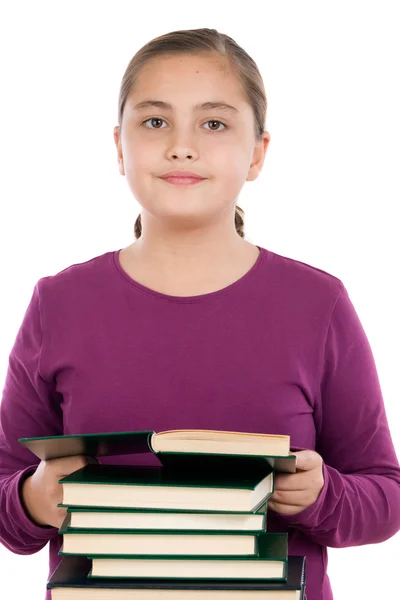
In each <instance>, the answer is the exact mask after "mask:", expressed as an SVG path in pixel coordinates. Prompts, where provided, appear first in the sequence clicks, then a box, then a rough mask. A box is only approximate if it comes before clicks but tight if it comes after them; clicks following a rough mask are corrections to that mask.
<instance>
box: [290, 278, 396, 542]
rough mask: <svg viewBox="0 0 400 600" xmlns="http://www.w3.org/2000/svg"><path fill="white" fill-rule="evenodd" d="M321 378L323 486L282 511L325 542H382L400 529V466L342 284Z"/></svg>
mask: <svg viewBox="0 0 400 600" xmlns="http://www.w3.org/2000/svg"><path fill="white" fill-rule="evenodd" d="M319 381H320V394H319V398H318V399H317V403H316V406H315V412H314V419H315V423H316V430H317V442H316V448H315V449H316V451H317V452H318V453H319V454H320V455H321V456H322V458H323V460H324V464H323V476H324V486H323V488H322V490H321V492H320V495H319V497H318V499H317V500H316V502H314V504H312V505H311V506H309V507H308V508H306V509H304V510H302V511H301V512H299V513H297V514H294V515H280V518H282V519H283V520H284V521H285V522H286V524H287V525H289V526H294V527H296V528H299V529H301V530H302V531H303V532H304V533H306V534H307V535H308V536H309V537H310V538H312V539H313V540H314V541H315V542H317V543H319V544H321V545H323V546H331V547H336V548H340V547H346V546H358V545H362V544H372V543H377V542H383V541H384V540H387V539H388V538H390V537H391V536H393V535H394V534H395V533H397V532H398V531H399V530H400V467H399V462H398V459H397V457H396V453H395V449H394V447H393V442H392V439H391V434H390V431H389V427H388V422H387V417H386V413H385V408H384V403H383V398H382V392H381V388H380V383H379V379H378V375H377V370H376V366H375V362H374V358H373V355H372V351H371V348H370V345H369V342H368V340H367V337H366V334H365V332H364V330H363V327H362V325H361V322H360V320H359V318H358V316H357V314H356V312H355V310H354V307H353V305H352V303H351V301H350V299H349V296H348V293H347V291H346V289H345V287H344V286H343V284H341V290H340V294H339V296H338V298H337V301H336V304H335V306H334V309H333V312H332V316H331V320H330V324H329V328H328V331H327V337H326V347H325V353H324V357H323V360H322V365H321V373H320V379H319Z"/></svg>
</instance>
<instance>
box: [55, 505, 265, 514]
mask: <svg viewBox="0 0 400 600" xmlns="http://www.w3.org/2000/svg"><path fill="white" fill-rule="evenodd" d="M57 506H60V507H65V508H66V509H67V513H110V514H113V513H116V512H117V513H127V514H129V513H154V514H158V513H168V514H171V513H172V514H175V513H176V514H182V513H183V514H186V513H189V514H193V515H196V514H209V513H210V511H209V510H189V509H183V508H109V507H108V506H105V507H104V508H103V507H99V506H69V505H64V504H61V503H60V504H57ZM267 509H268V504H267V502H265V503H264V504H262V505H261V506H260V507H259V508H258V510H256V511H245V510H244V511H236V512H235V513H232V511H230V510H215V511H213V513H215V514H222V515H224V514H228V515H232V514H238V515H253V514H263V515H264V516H265V515H266V513H267Z"/></svg>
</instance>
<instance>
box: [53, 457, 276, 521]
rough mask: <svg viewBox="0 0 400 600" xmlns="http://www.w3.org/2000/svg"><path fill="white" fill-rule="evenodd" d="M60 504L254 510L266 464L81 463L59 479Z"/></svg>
mask: <svg viewBox="0 0 400 600" xmlns="http://www.w3.org/2000/svg"><path fill="white" fill-rule="evenodd" d="M59 483H60V484H61V485H62V488H63V499H62V503H61V505H63V506H65V505H67V506H87V507H113V508H161V509H163V508H171V509H173V508H175V509H190V510H208V511H213V510H222V511H227V512H236V511H248V512H255V511H256V510H258V508H259V507H260V506H261V505H262V504H264V503H265V502H266V501H267V499H268V498H269V497H270V496H271V494H272V493H273V489H274V472H273V471H272V470H271V468H270V467H268V468H266V465H264V466H263V467H262V468H256V469H251V470H245V471H243V470H242V469H236V470H228V469H227V470H225V471H223V472H217V471H215V472H214V471H195V472H189V473H186V472H185V471H176V470H174V469H168V468H164V467H154V466H132V465H102V464H87V465H85V466H84V467H82V468H81V469H78V470H77V471H74V472H73V473H71V474H70V475H67V476H66V477H63V478H62V479H60V480H59Z"/></svg>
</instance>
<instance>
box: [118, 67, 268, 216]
mask: <svg viewBox="0 0 400 600" xmlns="http://www.w3.org/2000/svg"><path fill="white" fill-rule="evenodd" d="M146 100H152V101H158V102H163V103H166V104H168V105H170V106H164V105H158V106H154V105H153V106H152V105H147V106H144V107H141V108H140V107H137V106H136V105H137V104H139V103H142V102H144V101H146ZM206 102H221V103H225V104H229V105H230V106H232V107H233V108H232V109H229V110H228V109H223V108H222V107H215V108H207V107H205V108H204V107H203V108H195V106H196V105H201V104H203V103H206ZM114 139H115V143H116V146H117V149H118V158H119V160H120V172H121V174H124V175H126V177H127V179H128V184H129V187H130V189H131V191H132V193H133V195H134V197H135V198H136V199H137V201H138V202H139V203H140V204H141V205H142V207H143V208H144V209H145V211H147V212H148V213H150V214H151V215H153V216H154V217H156V218H157V217H163V218H164V219H168V218H170V219H173V222H174V224H176V223H177V219H178V220H179V219H181V220H182V221H181V222H182V224H183V223H185V224H189V223H192V224H199V223H200V222H202V223H204V221H205V220H210V222H212V221H214V222H215V219H216V218H217V217H218V216H219V217H220V218H221V217H223V216H225V218H228V217H229V223H231V222H232V223H233V211H234V206H235V204H236V200H237V197H238V195H239V192H240V190H241V188H242V187H243V184H244V181H245V180H246V179H248V180H253V179H256V177H257V176H258V174H259V172H260V171H261V168H262V164H263V162H264V158H265V151H266V149H267V146H268V143H269V139H270V138H269V134H268V133H267V132H265V133H264V139H263V140H262V141H261V142H258V143H257V142H256V138H255V133H254V116H253V112H252V109H251V106H250V105H249V104H248V103H247V102H246V100H245V97H244V94H243V92H242V89H241V87H240V84H239V81H238V79H237V77H236V76H235V74H234V73H233V72H232V71H231V69H230V68H229V66H228V64H227V63H226V62H224V61H223V59H221V58H219V57H215V56H214V55H206V56H205V55H193V56H192V55H189V56H188V55H178V56H165V57H161V58H157V59H153V60H151V61H150V62H149V63H147V65H146V66H145V67H143V68H142V70H141V72H140V76H139V80H138V81H137V83H136V85H135V87H134V89H133V90H132V92H131V94H130V96H129V97H128V98H127V101H126V104H125V108H124V115H123V123H122V130H121V131H119V128H118V127H116V128H115V129H114ZM122 161H123V162H122ZM172 170H190V171H194V172H196V173H198V174H199V175H201V176H202V177H205V179H204V180H203V181H201V182H200V183H197V184H195V185H185V186H178V185H172V184H170V183H168V182H166V181H164V180H163V179H161V175H164V174H165V173H166V172H168V171H172ZM228 209H229V210H228ZM171 222H172V221H171Z"/></svg>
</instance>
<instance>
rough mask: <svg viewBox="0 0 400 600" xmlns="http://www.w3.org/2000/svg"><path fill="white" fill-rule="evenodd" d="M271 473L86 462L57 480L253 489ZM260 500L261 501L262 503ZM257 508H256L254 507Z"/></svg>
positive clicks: (263, 467)
mask: <svg viewBox="0 0 400 600" xmlns="http://www.w3.org/2000/svg"><path fill="white" fill-rule="evenodd" d="M269 474H270V475H271V477H272V480H273V471H272V469H271V468H266V467H265V466H264V465H263V466H262V467H257V468H252V469H246V470H243V469H229V470H225V471H223V472H219V471H206V470H201V471H195V472H190V471H183V470H182V471H181V470H175V469H168V468H163V467H154V466H143V465H102V464H87V465H85V466H84V467H82V468H80V469H78V470H77V471H74V472H73V473H70V474H69V475H66V476H65V477H62V478H61V479H60V480H59V483H62V484H64V485H68V484H70V483H73V484H86V485H88V484H89V485H96V484H101V485H124V486H125V485H140V486H158V487H159V486H162V487H165V486H169V487H198V488H232V489H237V490H254V488H255V487H256V486H257V484H259V482H260V480H261V479H263V478H264V477H266V476H267V475H269ZM263 503H264V502H263ZM258 508H259V507H257V509H258Z"/></svg>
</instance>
